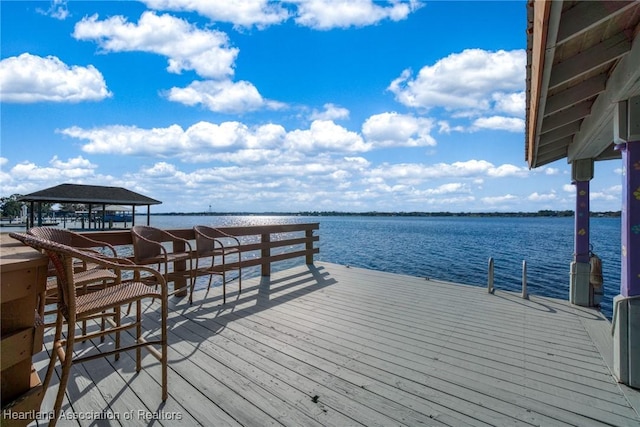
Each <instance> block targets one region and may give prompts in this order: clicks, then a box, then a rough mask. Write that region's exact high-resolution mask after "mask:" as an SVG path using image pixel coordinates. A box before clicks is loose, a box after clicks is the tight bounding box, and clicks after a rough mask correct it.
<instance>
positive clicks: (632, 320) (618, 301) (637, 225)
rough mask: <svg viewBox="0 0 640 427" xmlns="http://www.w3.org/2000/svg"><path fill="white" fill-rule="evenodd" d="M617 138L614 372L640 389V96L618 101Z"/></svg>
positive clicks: (616, 114)
mask: <svg viewBox="0 0 640 427" xmlns="http://www.w3.org/2000/svg"><path fill="white" fill-rule="evenodd" d="M614 140H615V142H616V144H618V145H617V148H618V149H619V150H620V151H621V152H622V169H623V176H622V221H621V224H622V230H621V232H622V238H621V243H622V245H621V252H622V256H621V261H622V263H621V264H622V271H621V274H620V295H618V296H616V297H615V298H614V300H613V301H614V306H613V308H614V309H613V319H614V321H613V372H614V375H615V376H616V377H617V379H618V381H620V382H622V383H624V384H627V385H629V386H631V387H635V388H640V262H638V260H639V259H640V96H636V97H633V98H631V99H628V100H624V101H621V102H619V103H618V105H617V106H616V110H615V118H614Z"/></svg>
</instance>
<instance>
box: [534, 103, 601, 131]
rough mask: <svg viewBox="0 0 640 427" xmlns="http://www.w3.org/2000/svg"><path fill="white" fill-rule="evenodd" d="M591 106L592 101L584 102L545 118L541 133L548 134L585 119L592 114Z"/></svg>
mask: <svg viewBox="0 0 640 427" xmlns="http://www.w3.org/2000/svg"><path fill="white" fill-rule="evenodd" d="M591 104H592V102H590V101H583V102H581V103H579V104H576V105H574V106H573V107H571V108H567V109H566V110H562V111H560V112H558V113H555V114H553V115H551V116H549V117H545V119H544V122H543V123H542V130H541V132H542V133H547V132H550V131H552V130H554V129H557V128H559V127H562V126H564V125H567V124H569V123H572V122H575V121H578V120H580V119H583V118H585V117H586V116H588V115H589V113H590V112H591Z"/></svg>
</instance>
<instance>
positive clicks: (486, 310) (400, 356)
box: [36, 262, 640, 426]
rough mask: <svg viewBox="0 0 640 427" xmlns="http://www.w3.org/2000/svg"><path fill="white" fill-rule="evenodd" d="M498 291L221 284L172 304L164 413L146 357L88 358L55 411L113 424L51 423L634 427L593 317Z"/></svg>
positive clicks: (336, 270)
mask: <svg viewBox="0 0 640 427" xmlns="http://www.w3.org/2000/svg"><path fill="white" fill-rule="evenodd" d="M496 286H497V288H498V289H497V290H496V293H495V295H490V294H488V293H487V292H486V289H483V288H478V287H472V286H464V285H457V284H451V283H445V282H440V281H435V280H426V279H424V278H417V277H409V276H403V275H396V274H389V273H381V272H376V271H371V270H364V269H358V268H349V267H346V266H340V265H336V264H328V263H320V262H318V263H316V264H315V266H306V265H301V266H299V267H294V268H291V269H288V270H285V271H280V272H277V273H273V275H272V276H271V277H270V278H267V277H256V278H252V279H247V280H245V281H243V292H242V294H240V295H237V294H236V289H237V288H235V286H234V284H233V283H232V284H230V285H228V286H227V304H226V305H225V306H222V305H221V302H222V297H221V291H220V289H219V288H217V287H216V288H212V289H211V290H210V291H209V292H208V293H205V291H200V292H199V293H197V294H196V296H195V298H194V304H193V305H192V306H190V305H189V304H188V302H187V298H183V299H177V298H172V300H171V308H170V311H169V316H170V320H169V340H170V350H169V360H170V370H169V393H170V397H169V399H168V401H167V402H166V404H164V405H162V404H161V400H160V386H159V384H158V383H157V378H158V375H159V370H160V368H159V365H158V363H157V362H156V361H155V359H153V358H151V357H148V356H147V357H146V358H145V360H144V363H143V370H142V371H141V372H140V373H139V374H136V373H135V362H134V360H133V358H132V356H133V354H124V355H123V356H122V357H121V359H120V360H119V361H118V362H114V361H113V359H112V358H110V359H104V358H100V359H96V360H93V361H91V362H88V363H85V364H83V365H76V366H75V367H74V368H73V373H72V377H71V379H70V381H69V387H68V393H67V396H68V401H65V403H64V405H63V411H64V412H65V414H68V415H74V414H76V415H80V416H81V415H83V414H85V415H86V414H89V413H90V412H89V411H93V412H97V413H103V412H105V411H106V412H107V413H110V414H113V415H115V416H119V417H120V420H119V421H117V420H116V421H112V422H110V423H108V422H106V421H104V420H102V421H99V422H97V423H96V421H95V420H79V421H73V422H72V421H68V420H62V421H61V422H60V423H59V425H78V424H80V425H107V424H112V425H120V424H122V425H127V426H129V425H149V424H150V421H149V420H148V419H145V417H153V416H160V417H164V418H171V417H173V418H174V419H173V420H167V419H165V420H157V421H156V423H157V425H167V426H173V425H205V426H211V425H215V426H224V425H230V426H237V425H245V426H265V425H290V426H319V425H332V426H348V425H366V426H391V425H411V426H414V425H433V426H441V425H449V426H465V425H473V426H483V425H484V426H489V425H504V426H524V425H545V426H554V425H580V426H586V425H589V426H591V425H618V426H637V425H640V416H639V415H638V412H637V408H638V407H640V399H639V398H638V396H639V395H640V393H639V392H638V391H635V390H631V389H628V388H626V387H624V386H621V385H619V384H617V383H616V382H615V381H614V379H613V378H612V376H611V372H610V370H609V367H608V366H607V361H610V359H611V355H610V351H611V343H610V341H611V334H610V332H609V328H610V324H609V322H608V321H607V320H606V319H605V318H603V316H602V315H601V314H600V313H598V312H597V311H594V310H590V309H584V308H579V307H573V306H571V305H570V304H569V303H567V302H565V301H560V300H555V299H550V298H541V297H536V296H531V299H530V300H523V299H521V298H520V297H519V295H517V294H514V293H510V292H504V291H501V290H500V289H499V283H498V284H496ZM156 309H157V307H156V306H150V307H147V308H146V310H145V311H146V313H147V315H146V317H145V322H146V324H147V325H149V326H151V328H152V329H156V330H157V328H158V322H157V315H156V314H155V310H156ZM49 339H50V334H49ZM129 339H130V338H129ZM92 347H93V346H92V344H91V343H86V347H85V349H82V348H81V349H80V350H79V351H85V350H86V351H90V350H89V349H92ZM92 350H93V349H92ZM601 351H604V353H601ZM46 363H47V359H46V354H45V353H44V352H43V353H40V354H39V361H38V362H37V364H36V367H37V368H38V369H39V372H40V376H41V377H43V376H44V369H45V368H46ZM53 389H54V390H52V388H51V387H50V390H49V392H48V393H47V395H46V396H45V401H44V403H43V407H42V411H46V410H47V408H48V407H50V406H51V400H52V398H53V391H55V387H54V388H53ZM69 401H70V402H71V405H69ZM634 405H635V407H636V409H634ZM130 411H133V413H132V412H130ZM138 411H142V412H140V413H139V412H138ZM125 414H133V416H132V418H131V419H128V420H125V419H124V417H125ZM176 416H179V417H180V418H181V419H180V420H176V419H175V417H176Z"/></svg>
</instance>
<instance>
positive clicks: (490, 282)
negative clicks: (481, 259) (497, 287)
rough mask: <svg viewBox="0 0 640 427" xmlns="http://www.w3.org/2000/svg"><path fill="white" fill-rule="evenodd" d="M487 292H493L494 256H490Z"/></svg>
mask: <svg viewBox="0 0 640 427" xmlns="http://www.w3.org/2000/svg"><path fill="white" fill-rule="evenodd" d="M487 292H488V293H490V294H492V293H493V292H494V289H493V257H489V277H488V280H487Z"/></svg>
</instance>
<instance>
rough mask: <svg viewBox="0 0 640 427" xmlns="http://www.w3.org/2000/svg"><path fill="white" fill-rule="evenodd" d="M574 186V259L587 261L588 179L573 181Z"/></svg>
mask: <svg viewBox="0 0 640 427" xmlns="http://www.w3.org/2000/svg"><path fill="white" fill-rule="evenodd" d="M574 185H575V186H576V216H575V241H574V249H573V251H574V254H575V255H574V261H575V262H583V263H588V262H589V181H574Z"/></svg>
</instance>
